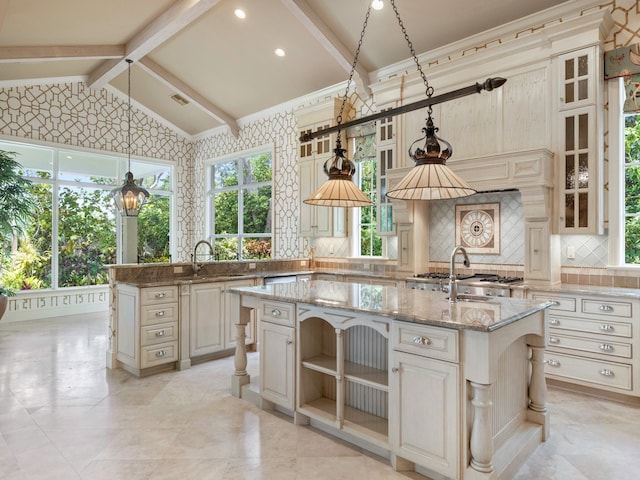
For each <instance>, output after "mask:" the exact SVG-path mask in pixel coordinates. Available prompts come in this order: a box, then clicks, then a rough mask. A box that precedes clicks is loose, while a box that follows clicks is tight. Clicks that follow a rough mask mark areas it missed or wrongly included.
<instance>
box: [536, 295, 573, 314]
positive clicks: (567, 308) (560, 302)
mask: <svg viewBox="0 0 640 480" xmlns="http://www.w3.org/2000/svg"><path fill="white" fill-rule="evenodd" d="M531 298H532V299H533V300H535V301H536V302H553V303H554V305H553V306H551V307H550V308H549V310H550V311H554V310H557V311H561V312H575V311H576V299H575V298H573V297H561V296H558V295H547V294H544V293H534V294H533V295H531Z"/></svg>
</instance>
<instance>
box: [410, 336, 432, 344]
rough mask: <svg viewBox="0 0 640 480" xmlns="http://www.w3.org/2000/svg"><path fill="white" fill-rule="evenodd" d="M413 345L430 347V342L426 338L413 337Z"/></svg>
mask: <svg viewBox="0 0 640 480" xmlns="http://www.w3.org/2000/svg"><path fill="white" fill-rule="evenodd" d="M413 343H415V344H416V345H431V340H429V339H428V338H427V337H413Z"/></svg>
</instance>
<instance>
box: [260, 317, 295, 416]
mask: <svg viewBox="0 0 640 480" xmlns="http://www.w3.org/2000/svg"><path fill="white" fill-rule="evenodd" d="M294 337H295V330H294V329H293V328H292V327H286V326H283V325H277V324H274V323H270V322H265V321H262V322H260V336H259V342H260V393H261V395H262V398H264V399H265V400H268V401H270V402H273V403H275V404H277V405H281V406H282V407H285V408H288V409H290V410H293V408H294V404H293V399H294V391H295V386H294V378H295V377H294V352H295V349H294Z"/></svg>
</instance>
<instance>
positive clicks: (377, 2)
mask: <svg viewBox="0 0 640 480" xmlns="http://www.w3.org/2000/svg"><path fill="white" fill-rule="evenodd" d="M382 7H384V3H383V2H382V0H373V2H371V8H373V9H374V10H382Z"/></svg>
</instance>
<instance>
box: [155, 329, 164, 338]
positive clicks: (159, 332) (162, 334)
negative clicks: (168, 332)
mask: <svg viewBox="0 0 640 480" xmlns="http://www.w3.org/2000/svg"><path fill="white" fill-rule="evenodd" d="M156 337H164V330H160V331H158V332H156Z"/></svg>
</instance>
